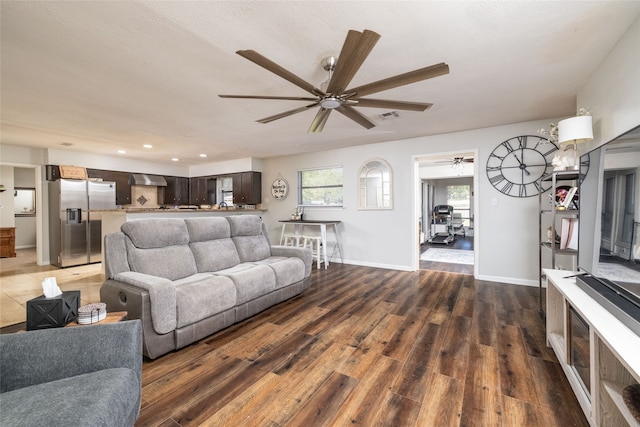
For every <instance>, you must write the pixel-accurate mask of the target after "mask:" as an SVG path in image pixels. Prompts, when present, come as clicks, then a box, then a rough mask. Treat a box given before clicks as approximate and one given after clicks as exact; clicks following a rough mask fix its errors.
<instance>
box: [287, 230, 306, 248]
mask: <svg viewBox="0 0 640 427" xmlns="http://www.w3.org/2000/svg"><path fill="white" fill-rule="evenodd" d="M302 243H303V236H302V234H298V233H286V234H285V235H284V243H283V244H284V246H300V245H301V244H302Z"/></svg>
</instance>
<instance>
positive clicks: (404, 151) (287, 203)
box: [263, 120, 548, 284]
mask: <svg viewBox="0 0 640 427" xmlns="http://www.w3.org/2000/svg"><path fill="white" fill-rule="evenodd" d="M547 124H548V120H544V121H536V122H527V123H520V124H513V125H507V126H500V127H493V128H486V129H477V130H472V131H466V132H456V133H450V134H444V135H436V136H428V137H420V138H414V139H410V140H404V141H391V142H386V143H379V144H372V145H366V146H359V147H351V148H345V149H340V150H329V151H323V152H319V153H309V154H303V155H296V156H289V157H280V158H274V159H265V160H264V164H263V166H264V169H263V207H266V208H267V209H268V211H267V212H266V213H265V215H264V217H265V221H266V222H267V224H268V225H269V232H270V234H271V235H272V237H274V236H276V237H277V236H279V233H280V224H279V223H278V220H280V219H286V218H288V217H289V216H290V215H291V213H292V212H293V211H294V210H295V208H296V204H297V171H298V170H299V169H306V168H315V167H327V166H335V165H342V166H343V167H344V198H345V206H344V208H343V209H322V208H315V209H311V208H307V209H306V210H305V216H306V218H310V219H337V220H341V221H342V222H343V223H342V227H341V230H342V236H341V237H342V243H343V249H344V258H345V262H347V263H351V264H358V265H372V266H378V267H384V268H394V269H399V270H413V269H415V268H416V266H417V262H418V241H417V239H418V236H417V230H418V225H417V218H416V214H415V212H416V211H417V207H416V205H415V204H416V203H417V202H418V201H417V197H416V193H417V192H418V191H419V189H418V184H419V181H420V180H419V172H418V168H417V166H416V163H415V159H416V158H417V157H426V155H428V154H434V153H439V152H441V150H442V148H441V147H446V149H447V151H459V152H462V151H465V152H468V151H474V150H477V153H478V154H477V157H476V161H475V163H474V166H475V171H476V181H477V182H478V184H477V185H476V187H477V191H476V193H475V201H476V204H477V205H478V209H477V211H478V213H479V217H476V223H475V225H476V230H478V227H479V226H481V227H482V231H481V232H477V233H476V253H477V257H478V258H477V259H478V264H479V270H478V275H479V277H480V278H484V279H487V280H500V281H505V282H510V283H523V284H534V283H537V277H538V276H537V270H538V263H537V257H538V255H537V254H538V252H537V249H538V238H537V224H538V219H537V218H538V217H537V210H538V199H537V197H532V198H526V199H523V198H513V197H509V196H505V195H503V194H502V193H500V192H498V191H497V190H495V189H494V188H493V187H492V186H491V185H490V183H489V182H488V179H487V177H486V173H485V172H484V166H485V165H486V162H487V158H488V156H489V154H490V153H491V151H492V150H493V149H494V148H495V147H496V146H497V145H498V144H500V143H501V142H503V141H505V140H506V139H509V138H512V137H514V136H518V135H531V134H535V132H536V130H537V129H539V128H541V127H544V126H546V125H547ZM373 157H380V158H382V159H384V160H386V161H387V162H389V164H390V165H391V168H392V169H393V174H394V176H393V191H394V193H393V198H394V200H393V206H394V209H393V210H390V211H361V210H358V209H357V174H358V170H359V169H360V167H361V166H362V164H363V163H364V162H366V161H367V160H368V159H371V158H373ZM279 174H280V175H282V177H284V178H285V179H287V180H288V181H289V184H290V187H291V190H290V194H289V196H288V197H287V198H286V199H285V200H284V201H276V200H273V199H272V198H271V197H270V192H269V188H270V185H271V182H272V181H273V180H274V179H275V178H276V177H277V176H278V175H279ZM494 199H495V202H496V204H495V205H493V204H492V203H491V202H492V200H494ZM480 224H481V225H480ZM534 229H535V230H534Z"/></svg>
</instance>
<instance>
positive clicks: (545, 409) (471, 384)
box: [136, 264, 588, 427]
mask: <svg viewBox="0 0 640 427" xmlns="http://www.w3.org/2000/svg"><path fill="white" fill-rule="evenodd" d="M312 279H313V283H312V286H311V288H310V289H309V290H307V291H306V292H305V293H303V294H302V295H300V296H298V297H296V298H294V299H292V300H289V301H287V302H284V303H282V304H280V305H278V306H275V307H272V308H271V309H269V310H266V311H264V312H262V313H260V314H258V315H257V316H255V317H253V318H252V319H248V320H246V321H244V322H242V323H240V324H238V325H234V326H232V327H230V328H228V329H226V330H223V331H221V332H219V333H217V334H215V335H212V336H211V337H209V338H206V339H204V340H202V341H200V342H198V343H195V344H193V345H191V346H189V347H186V348H184V349H181V350H179V351H177V352H173V353H170V354H168V355H165V356H163V357H161V358H159V359H157V360H154V361H148V360H147V361H145V363H144V365H143V391H142V397H143V404H142V409H141V414H140V417H139V419H138V422H137V423H136V425H137V426H145V425H152V426H187V425H189V426H193V425H211V426H346V425H361V426H385V425H387V426H483V427H486V426H543V427H552V426H562V427H566V426H588V423H587V421H586V419H585V418H584V416H583V414H582V412H581V410H580V407H579V405H578V402H577V401H576V399H575V397H574V395H573V393H572V391H571V389H570V386H569V384H568V382H567V380H566V378H565V376H564V374H563V372H562V369H561V368H560V365H559V364H558V362H557V360H556V358H555V356H554V354H553V352H552V351H551V349H550V348H548V347H547V346H546V340H545V329H544V322H543V316H542V314H541V313H540V312H539V311H538V290H537V288H532V287H524V286H516V285H507V284H500V283H490V282H483V281H478V280H475V279H474V278H473V276H469V275H462V274H453V273H446V272H436V271H419V272H402V271H393V270H382V269H376V268H369V267H359V266H350V265H341V264H332V265H331V266H330V268H329V269H328V270H315V269H314V271H313V275H312Z"/></svg>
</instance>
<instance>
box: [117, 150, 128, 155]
mask: <svg viewBox="0 0 640 427" xmlns="http://www.w3.org/2000/svg"><path fill="white" fill-rule="evenodd" d="M118 153H120V154H127V152H126V151H124V150H118Z"/></svg>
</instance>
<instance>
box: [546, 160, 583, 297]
mask: <svg viewBox="0 0 640 427" xmlns="http://www.w3.org/2000/svg"><path fill="white" fill-rule="evenodd" d="M579 178H580V174H579V172H578V171H575V170H572V171H553V172H552V173H551V174H549V175H544V176H543V177H542V178H540V181H539V185H540V188H543V187H545V186H546V184H548V183H551V187H550V188H549V191H541V192H540V193H539V195H538V206H539V221H538V237H539V251H538V264H539V279H538V287H539V291H540V310H542V292H543V291H542V288H543V285H544V283H545V280H546V277H545V274H544V269H545V268H550V269H558V268H560V269H566V270H575V269H577V259H578V250H577V249H568V248H563V249H561V248H560V243H559V242H557V241H556V239H555V236H556V235H557V232H558V231H559V230H561V223H562V219H563V218H566V219H576V220H577V219H579V217H580V212H579V210H578V209H575V208H573V209H564V210H560V209H558V208H557V206H556V203H555V194H556V192H557V189H558V187H560V186H562V185H569V186H573V187H577V186H578V182H579ZM549 227H550V229H548V228H549ZM575 232H576V233H577V229H576V231H575ZM548 234H551V241H549V240H548V238H547V236H548ZM545 254H548V257H549V258H550V261H548V262H545V258H546V256H545ZM559 256H566V257H569V259H570V260H571V264H570V265H559V263H558V257H559Z"/></svg>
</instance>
